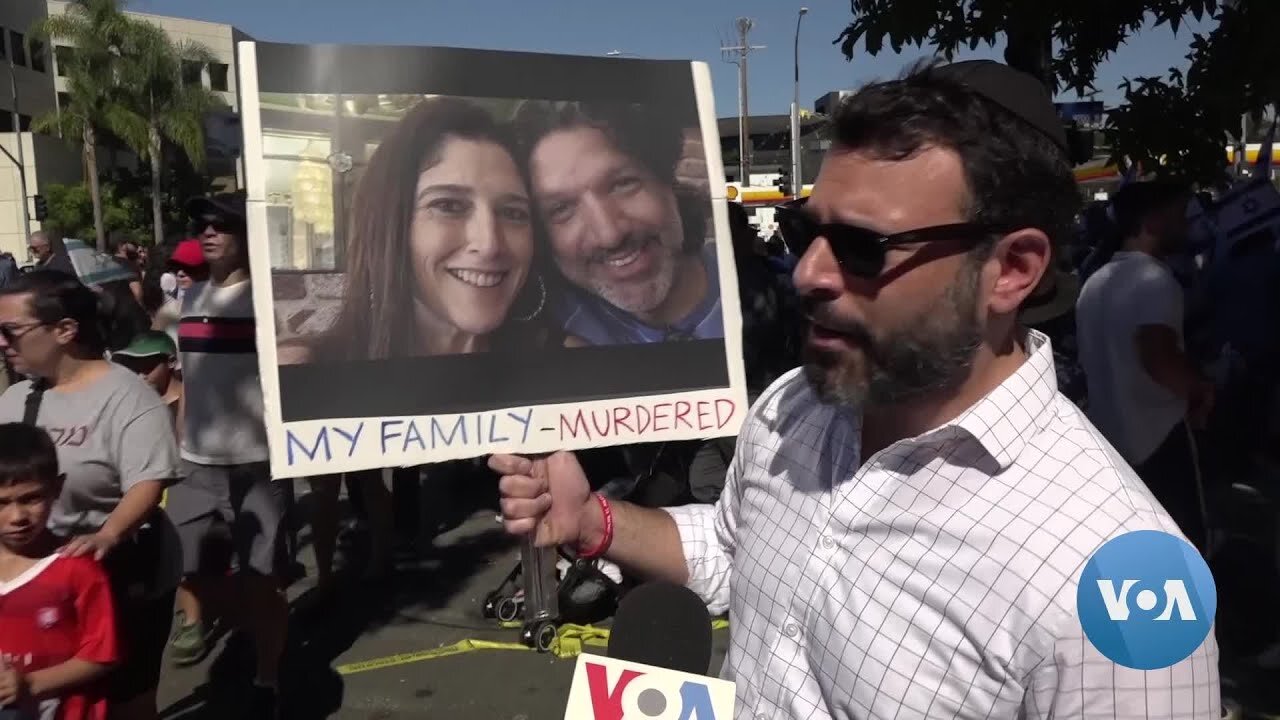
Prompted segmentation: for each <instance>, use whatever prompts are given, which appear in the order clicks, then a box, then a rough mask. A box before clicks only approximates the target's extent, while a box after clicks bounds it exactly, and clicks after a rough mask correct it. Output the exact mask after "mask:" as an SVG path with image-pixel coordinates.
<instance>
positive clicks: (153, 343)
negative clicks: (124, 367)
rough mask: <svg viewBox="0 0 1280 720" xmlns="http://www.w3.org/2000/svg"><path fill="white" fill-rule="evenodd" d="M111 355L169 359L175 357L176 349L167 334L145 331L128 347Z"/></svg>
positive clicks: (158, 331)
mask: <svg viewBox="0 0 1280 720" xmlns="http://www.w3.org/2000/svg"><path fill="white" fill-rule="evenodd" d="M112 355H113V356H116V355H119V356H123V357H135V358H143V357H154V356H156V355H163V356H165V357H170V358H171V357H174V356H176V355H177V348H175V347H174V346H173V338H171V337H169V333H166V332H162V331H160V330H147V331H146V332H142V333H139V334H138V335H137V336H136V337H134V338H133V341H132V342H130V343H129V345H128V347H125V348H122V349H120V350H117V351H115V352H114V353H112Z"/></svg>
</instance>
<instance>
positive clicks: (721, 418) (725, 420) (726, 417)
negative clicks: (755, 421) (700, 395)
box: [716, 398, 738, 430]
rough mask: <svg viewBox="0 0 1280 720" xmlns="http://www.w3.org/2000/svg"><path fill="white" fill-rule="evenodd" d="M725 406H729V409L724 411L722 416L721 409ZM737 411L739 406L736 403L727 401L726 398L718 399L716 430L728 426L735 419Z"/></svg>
mask: <svg viewBox="0 0 1280 720" xmlns="http://www.w3.org/2000/svg"><path fill="white" fill-rule="evenodd" d="M723 405H727V406H728V409H727V410H725V411H724V414H721V410H720V408H721V407H723ZM737 409H738V405H737V403H735V402H734V401H732V400H727V399H725V398H718V399H717V400H716V429H717V430H719V429H721V428H723V427H724V426H725V425H728V424H729V421H730V420H732V419H733V416H734V414H735V413H736V412H737Z"/></svg>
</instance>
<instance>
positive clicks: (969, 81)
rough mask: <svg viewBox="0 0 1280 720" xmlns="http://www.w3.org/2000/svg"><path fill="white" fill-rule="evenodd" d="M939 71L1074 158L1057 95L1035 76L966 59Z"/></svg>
mask: <svg viewBox="0 0 1280 720" xmlns="http://www.w3.org/2000/svg"><path fill="white" fill-rule="evenodd" d="M935 72H937V74H938V75H939V76H942V77H946V78H949V79H951V80H954V81H955V82H958V83H960V84H961V85H964V86H965V87H967V88H969V89H970V90H972V91H973V92H975V93H977V94H979V95H981V96H982V97H984V98H986V99H987V100H990V101H991V102H993V103H995V104H996V105H999V106H1000V107H1002V108H1004V109H1005V110H1007V111H1009V112H1010V113H1012V114H1013V115H1014V116H1016V117H1017V118H1018V119H1020V120H1022V121H1023V122H1025V123H1027V124H1028V125H1030V126H1031V127H1034V128H1035V129H1037V130H1039V131H1040V132H1041V133H1043V134H1044V135H1045V136H1046V137H1048V138H1049V139H1050V140H1052V141H1053V144H1054V145H1057V146H1058V147H1060V148H1062V151H1063V152H1064V153H1066V154H1067V155H1068V156H1070V154H1071V146H1070V143H1069V142H1068V141H1067V131H1066V128H1065V127H1063V123H1062V118H1061V117H1060V116H1059V115H1058V108H1057V107H1056V106H1055V105H1054V104H1053V96H1052V95H1050V94H1049V89H1048V88H1046V87H1045V86H1044V83H1042V82H1040V81H1039V80H1038V79H1036V77H1035V76H1034V75H1031V74H1030V73H1026V72H1023V71H1021V70H1015V69H1014V68H1012V67H1009V66H1008V65H1005V64H1004V63H998V62H996V61H994V60H964V61H962V62H955V63H951V64H949V65H942V66H940V67H938V69H937V70H936V71H935Z"/></svg>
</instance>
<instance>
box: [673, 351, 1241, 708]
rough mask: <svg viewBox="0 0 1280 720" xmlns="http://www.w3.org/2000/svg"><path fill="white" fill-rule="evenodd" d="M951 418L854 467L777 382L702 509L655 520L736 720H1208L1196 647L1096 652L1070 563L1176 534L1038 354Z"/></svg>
mask: <svg viewBox="0 0 1280 720" xmlns="http://www.w3.org/2000/svg"><path fill="white" fill-rule="evenodd" d="M1028 345H1029V349H1030V351H1031V356H1030V358H1029V359H1028V360H1027V362H1026V363H1024V364H1023V366H1022V367H1021V368H1020V369H1019V370H1018V371H1017V372H1016V373H1015V374H1014V375H1013V376H1012V377H1010V378H1009V379H1008V380H1006V381H1005V382H1004V383H1003V384H1001V385H1000V386H999V387H998V388H996V389H995V390H994V391H993V392H992V393H990V394H989V395H988V396H987V397H985V398H983V399H982V400H980V401H979V402H978V403H976V404H975V405H973V406H972V407H971V408H969V409H968V410H966V411H965V412H964V413H963V414H961V415H960V417H958V418H956V419H955V420H953V421H952V422H949V423H947V424H946V425H944V426H942V427H940V428H938V429H936V430H933V431H930V432H928V433H925V434H923V435H921V436H919V437H915V438H912V439H909V440H903V441H901V442H898V443H895V444H894V445H891V446H890V447H888V448H886V449H885V450H884V451H882V452H880V453H878V454H876V455H874V456H872V457H871V458H869V459H867V461H866V462H865V464H864V462H863V460H864V459H863V457H862V455H861V452H860V449H859V441H860V430H859V427H860V418H859V417H858V416H857V413H856V412H854V411H851V410H848V409H841V408H839V407H835V406H831V405H824V404H822V403H820V402H819V401H818V400H817V398H816V396H815V395H814V393H813V392H812V390H811V389H810V388H809V386H808V383H807V382H806V380H805V379H804V377H803V376H802V375H800V374H799V372H798V371H793V372H792V373H790V374H788V375H786V376H785V377H783V378H782V379H781V380H779V381H778V382H776V383H774V385H773V386H772V387H770V388H769V389H768V390H767V391H766V392H765V393H764V394H763V395H762V396H761V398H760V400H759V401H758V402H757V403H756V404H755V406H754V407H753V408H752V410H751V413H750V416H749V417H748V419H747V422H746V425H745V426H744V427H743V429H742V432H741V433H740V434H739V439H738V448H737V453H736V454H735V457H734V461H733V465H732V468H731V470H730V472H729V476H728V480H727V481H726V485H725V488H724V493H723V495H722V496H721V498H720V501H719V503H718V504H716V505H715V506H710V505H690V506H686V507H683V508H672V509H669V512H670V513H671V514H672V516H673V517H674V518H675V519H676V523H677V525H678V527H679V530H680V536H681V539H682V541H683V543H684V552H685V557H686V558H687V560H688V563H689V571H690V580H689V587H690V588H692V589H693V590H695V591H696V592H698V593H699V594H700V595H701V596H702V597H703V598H704V600H706V602H707V604H708V605H709V606H710V608H711V609H712V611H713V612H723V611H724V610H725V609H726V608H727V609H728V610H729V616H730V633H731V643H730V648H729V653H728V656H727V657H726V659H725V664H724V669H723V671H722V673H721V674H722V676H723V677H724V678H726V679H729V680H733V681H735V682H736V683H737V708H738V709H737V718H739V720H741V719H744V718H770V719H772V718H794V719H796V720H817V719H818V718H886V719H888V720H906V719H908V718H1050V717H1052V718H1055V719H1057V720H1065V719H1068V718H1088V719H1089V720H1095V719H1097V718H1126V719H1128V718H1134V719H1136V718H1142V720H1148V719H1150V718H1195V719H1197V720H1199V719H1205V720H1208V719H1210V718H1212V719H1213V720H1218V718H1220V717H1221V705H1220V688H1219V683H1218V646H1217V643H1216V641H1215V640H1214V637H1213V634H1212V633H1210V635H1209V638H1208V639H1207V640H1206V641H1205V643H1204V644H1203V645H1201V647H1200V648H1199V649H1197V650H1196V652H1195V653H1194V654H1193V655H1192V656H1191V657H1189V658H1187V659H1186V660H1184V661H1182V662H1181V663H1178V664H1177V665H1175V666H1173V667H1171V668H1167V669H1164V670H1152V671H1146V672H1144V671H1140V670H1131V669H1128V668H1124V667H1121V666H1119V665H1116V664H1115V663H1112V662H1111V661H1109V660H1107V659H1106V658H1105V657H1103V656H1102V655H1101V654H1100V653H1099V652H1098V651H1097V650H1096V649H1095V648H1094V647H1093V645H1092V644H1091V643H1090V642H1089V641H1088V640H1087V639H1086V638H1085V636H1084V632H1083V630H1082V628H1081V625H1080V621H1079V620H1078V619H1077V617H1076V612H1075V609H1076V586H1077V583H1078V578H1079V575H1080V572H1081V571H1082V569H1083V567H1084V563H1085V561H1086V559H1087V558H1088V557H1089V556H1090V555H1091V554H1092V553H1093V552H1094V550H1096V549H1097V548H1098V547H1100V546H1101V545H1102V544H1103V543H1104V542H1105V541H1106V540H1108V539H1110V538H1112V537H1115V536H1117V535H1121V534H1123V533H1125V532H1129V531H1131V530H1141V529H1158V530H1163V531H1166V532H1171V533H1176V534H1179V535H1181V533H1179V532H1178V530H1177V528H1176V526H1175V525H1174V523H1173V521H1172V520H1170V519H1169V516H1168V514H1167V513H1165V511H1164V510H1163V509H1162V508H1161V507H1160V506H1159V504H1158V503H1157V501H1156V500H1155V499H1154V498H1153V497H1152V496H1151V494H1150V492H1148V490H1147V489H1146V487H1145V486H1144V485H1143V483H1142V481H1141V480H1139V479H1138V477H1137V476H1136V475H1135V474H1134V472H1133V471H1132V470H1131V469H1130V468H1129V467H1128V466H1127V465H1126V464H1125V463H1124V461H1123V460H1122V459H1120V456H1119V455H1118V454H1117V453H1116V451H1115V450H1114V449H1112V448H1111V446H1110V445H1108V444H1107V442H1106V440H1104V439H1103V438H1102V436H1101V434H1099V433H1098V431H1097V430H1096V429H1094V427H1093V426H1092V425H1090V424H1089V422H1088V421H1087V420H1086V419H1085V418H1084V415H1083V414H1082V413H1081V412H1080V411H1079V410H1078V409H1077V408H1076V406H1075V405H1073V404H1072V403H1071V402H1070V401H1068V400H1067V399H1066V398H1065V397H1063V396H1062V395H1060V394H1059V393H1058V392H1057V383H1056V380H1055V376H1054V369H1053V355H1052V352H1051V349H1050V347H1049V341H1048V339H1047V338H1045V337H1044V336H1043V335H1041V334H1039V333H1035V332H1032V333H1030V335H1029V337H1028Z"/></svg>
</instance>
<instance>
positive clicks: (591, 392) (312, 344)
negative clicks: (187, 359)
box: [239, 42, 746, 478]
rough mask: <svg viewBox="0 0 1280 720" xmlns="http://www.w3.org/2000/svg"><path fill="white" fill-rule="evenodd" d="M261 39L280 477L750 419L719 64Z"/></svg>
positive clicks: (247, 63) (265, 359) (724, 430)
mask: <svg viewBox="0 0 1280 720" xmlns="http://www.w3.org/2000/svg"><path fill="white" fill-rule="evenodd" d="M239 51H240V58H241V62H240V75H241V77H240V92H241V111H242V116H243V127H244V158H245V183H246V186H247V191H248V224H249V244H250V258H251V263H252V267H253V292H254V305H255V313H256V315H257V317H258V323H257V344H258V349H259V357H260V363H261V370H262V384H263V392H264V397H265V401H266V416H267V425H268V431H269V436H270V444H271V466H272V473H273V475H275V476H276V477H278V478H286V477H298V476H305V475H314V474H319V473H334V472H344V471H354V470H359V469H366V468H381V467H394V466H406V465H417V464H422V463H428V462H437V461H443V460H450V459H458V458H466V457H475V456H480V455H484V454H488V453H493V452H522V453H535V452H546V451H552V450H559V449H569V450H572V449H582V448H588V447H600V446H604V445H615V444H630V443H636V442H654V441H674V440H688V439H698V438H710V437H722V436H730V435H734V434H736V432H737V430H738V428H739V426H740V425H741V422H742V420H743V418H744V415H745V412H746V392H745V381H744V373H743V362H742V347H741V337H740V329H741V313H740V310H739V303H738V293H737V280H736V277H735V272H734V263H733V256H732V252H733V250H732V245H731V241H730V238H729V231H728V219H727V215H726V210H725V204H724V197H725V195H724V190H725V187H724V175H723V172H722V165H721V158H720V141H719V137H718V135H717V131H716V122H715V117H714V107H713V101H712V96H711V83H710V74H709V71H708V68H707V67H706V66H705V64H702V63H691V62H678V61H644V60H630V59H614V58H589V57H570V56H558V55H544V54H533V53H509V52H495V51H481V50H463V49H454V48H421V47H370V46H333V45H281V44H271V43H254V42H245V43H241V44H240V46H239Z"/></svg>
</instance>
